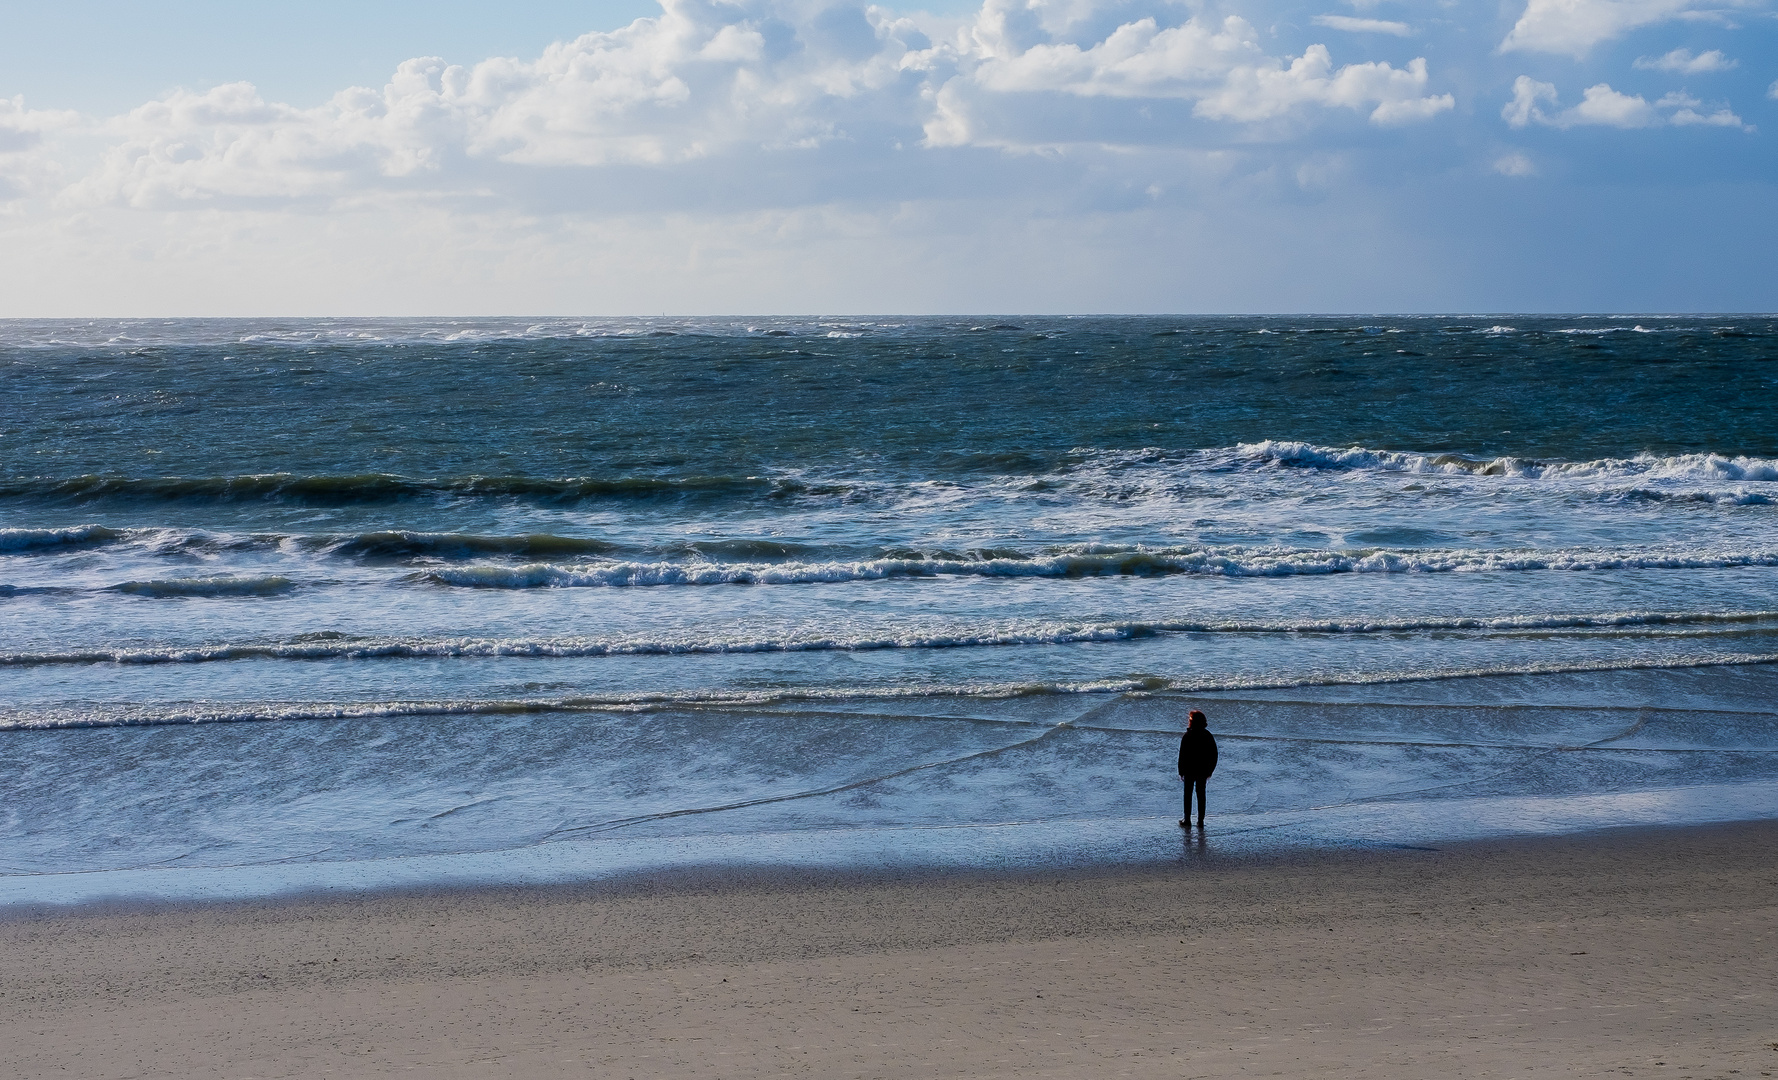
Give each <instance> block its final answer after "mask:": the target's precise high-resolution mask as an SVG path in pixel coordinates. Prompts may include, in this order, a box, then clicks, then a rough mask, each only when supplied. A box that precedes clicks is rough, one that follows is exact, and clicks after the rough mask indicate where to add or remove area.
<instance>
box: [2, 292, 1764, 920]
mask: <svg viewBox="0 0 1778 1080" xmlns="http://www.w3.org/2000/svg"><path fill="white" fill-rule="evenodd" d="M1775 347H1778V319H1771V318H1731V317H1714V318H1712V317H1686V318H1683V319H1668V318H1658V317H1648V316H1639V317H1635V318H1623V319H1611V318H1547V317H1535V318H1532V317H1517V316H1515V317H1510V318H1499V317H1496V318H1487V319H1455V318H1384V317H1372V318H1366V319H1327V318H1321V319H1313V318H1270V319H1267V318H1225V319H1205V318H1190V319H1186V318H1113V319H1106V318H1079V319H1036V320H1025V319H1020V320H1017V321H1016V322H996V321H991V320H984V321H981V322H974V323H972V322H967V321H955V320H921V319H908V320H872V321H847V320H764V319H762V320H750V321H749V320H698V321H692V322H670V321H666V320H607V321H578V320H554V321H542V322H538V321H523V320H516V321H515V320H480V321H457V322H443V321H385V322H375V321H364V320H303V321H170V322H158V321H157V322H116V321H113V322H93V323H79V322H10V323H0V365H3V370H4V373H5V377H4V379H3V380H0V452H3V455H4V456H3V458H0V761H3V762H4V763H5V764H6V766H7V767H6V770H5V779H3V780H0V785H4V790H3V794H4V798H3V799H0V873H4V874H5V875H8V876H7V877H5V878H0V881H3V882H6V883H9V884H8V885H6V886H5V888H11V889H12V890H13V892H12V893H9V894H7V895H16V896H22V897H28V896H44V895H51V894H52V893H54V891H55V889H58V888H65V887H66V886H65V885H63V884H46V882H47V881H49V878H46V877H44V875H50V876H51V877H53V878H56V879H57V880H58V881H59V880H61V878H62V877H63V876H64V875H65V873H66V872H71V871H88V872H95V871H96V872H106V873H111V872H117V871H124V870H130V869H132V868H136V869H140V868H154V867H172V868H175V869H173V870H159V871H154V873H159V874H161V875H162V877H161V878H156V880H157V881H161V880H163V879H165V880H192V881H195V880H197V879H198V878H199V877H201V876H202V875H203V874H204V873H206V872H207V871H204V870H201V869H199V868H203V867H249V868H252V867H260V868H264V867H269V866H273V865H282V866H285V867H286V869H285V870H283V871H280V872H281V873H286V874H289V873H295V872H294V871H290V870H288V866H289V864H290V863H291V862H292V861H294V862H295V863H296V864H297V865H299V866H304V867H310V868H311V870H309V871H304V872H307V873H309V874H310V880H321V877H324V876H325V873H334V874H336V876H337V875H339V874H344V873H346V872H345V871H342V870H340V869H339V867H340V866H342V865H347V864H351V865H359V864H363V865H366V866H368V865H370V864H377V863H378V862H379V860H381V861H382V864H387V860H389V859H392V858H403V857H416V856H425V857H442V858H466V857H470V856H476V857H482V856H477V855H476V853H487V852H508V853H511V852H530V854H528V855H525V856H524V857H525V858H532V859H536V858H538V857H539V856H538V855H537V854H536V853H537V852H538V851H541V850H545V849H547V851H548V853H549V854H548V856H547V859H546V860H545V861H549V860H555V862H556V863H559V864H561V865H564V866H566V865H569V864H572V867H573V868H574V869H573V871H572V872H574V873H585V872H596V871H598V870H600V869H601V868H609V867H611V866H616V865H619V864H622V865H625V866H631V865H649V864H655V863H662V862H667V861H673V860H681V861H683V860H688V859H689V860H693V861H695V860H697V859H700V858H711V857H718V856H722V855H725V854H733V853H735V852H745V851H754V852H756V853H766V854H771V853H774V852H775V853H777V854H776V855H773V856H772V857H781V856H782V855H783V852H784V850H785V848H786V846H787V845H788V847H789V848H790V849H792V850H795V851H797V852H799V853H801V854H800V855H799V857H807V852H808V851H809V850H813V849H814V848H820V849H822V850H830V851H832V852H835V853H837V854H836V855H835V857H836V858H841V857H843V858H844V859H879V858H890V857H891V855H890V854H887V853H889V852H892V851H893V852H900V854H897V855H894V856H893V857H894V858H907V859H912V860H914V861H936V862H961V863H965V864H972V865H973V864H980V863H982V862H983V861H992V860H993V859H996V858H1002V857H1006V858H1030V859H1044V860H1054V859H1057V858H1063V859H1070V858H1089V857H1093V858H1099V857H1110V858H1121V857H1154V854H1155V852H1156V851H1160V850H1163V849H1165V845H1171V847H1172V848H1177V847H1178V844H1179V837H1178V836H1177V829H1176V828H1173V826H1172V817H1173V816H1176V814H1175V810H1174V800H1175V799H1176V797H1177V794H1178V786H1177V783H1176V782H1174V781H1171V780H1170V779H1169V777H1168V776H1167V772H1168V761H1169V755H1170V752H1171V749H1170V743H1171V741H1172V740H1171V736H1170V733H1172V732H1175V731H1177V730H1178V728H1179V726H1180V716H1181V709H1182V707H1183V705H1184V700H1182V699H1185V698H1189V699H1190V700H1193V701H1199V702H1205V703H1207V707H1209V706H1212V705H1213V707H1211V713H1212V720H1213V723H1212V727H1213V729H1214V730H1216V731H1218V733H1219V736H1221V737H1223V739H1224V760H1225V762H1226V763H1227V764H1225V767H1224V770H1223V772H1220V773H1219V774H1218V778H1217V781H1216V782H1215V784H1214V786H1213V789H1212V790H1213V791H1214V792H1215V793H1216V798H1217V800H1218V808H1219V809H1221V810H1222V811H1223V812H1222V813H1220V814H1219V815H1218V821H1219V822H1220V823H1221V825H1220V828H1222V829H1223V830H1224V831H1223V832H1222V833H1220V834H1218V833H1213V835H1212V840H1213V841H1216V840H1218V839H1219V837H1220V838H1222V839H1221V841H1220V842H1224V843H1227V844H1238V843H1240V842H1241V841H1239V840H1238V839H1237V838H1238V837H1241V836H1247V837H1248V838H1249V841H1251V842H1259V840H1257V839H1255V838H1261V837H1278V836H1285V835H1298V836H1308V837H1313V838H1318V839H1317V842H1357V841H1365V842H1393V841H1395V840H1401V841H1402V842H1406V840H1412V839H1416V838H1419V839H1424V838H1426V837H1436V836H1441V835H1457V834H1467V833H1469V832H1474V831H1475V830H1476V828H1478V827H1479V826H1477V825H1476V824H1475V822H1477V821H1482V820H1492V819H1489V818H1488V813H1489V811H1486V809H1485V808H1486V807H1490V806H1491V807H1494V808H1495V810H1494V811H1492V812H1494V813H1496V814H1497V816H1498V817H1499V818H1500V819H1501V820H1502V821H1505V820H1508V819H1510V820H1513V821H1518V822H1524V821H1527V820H1530V821H1536V822H1543V824H1542V825H1540V826H1538V827H1548V828H1560V827H1579V825H1581V824H1599V823H1605V824H1610V823H1613V822H1616V821H1630V820H1643V817H1638V815H1644V816H1647V815H1652V816H1653V819H1657V820H1678V819H1685V820H1692V819H1697V820H1704V819H1711V818H1721V817H1734V816H1738V815H1739V816H1748V815H1752V816H1760V815H1763V814H1765V813H1767V812H1778V810H1769V811H1768V810H1761V809H1760V807H1762V806H1765V805H1766V803H1768V802H1772V801H1774V798H1775V797H1774V794H1773V791H1774V777H1775V776H1778V769H1774V766H1775V765H1778V757H1775V756H1774V754H1775V752H1778V737H1775V736H1774V730H1775V729H1774V721H1775V719H1778V706H1775V705H1774V704H1773V697H1772V694H1771V692H1770V691H1771V689H1772V686H1773V685H1774V684H1773V675H1774V672H1775V671H1778V665H1774V664H1773V663H1772V662H1773V661H1774V660H1778V533H1775V532H1774V530H1773V523H1774V520H1775V519H1774V515H1775V514H1778V508H1775V502H1778V423H1774V418H1778V361H1775V360H1774V355H1773V354H1774V348H1775ZM209 721H267V723H240V724H226V723H209ZM1675 793H1679V794H1675ZM1657 796H1658V798H1657ZM1663 798H1664V799H1667V800H1668V802H1666V803H1660V802H1659V799H1663ZM1526 799H1530V800H1544V802H1541V803H1538V804H1537V805H1539V806H1541V807H1543V809H1542V810H1537V811H1535V812H1533V811H1527V810H1525V809H1524V805H1522V801H1523V800H1526ZM1650 799H1656V803H1650V802H1649V800H1650ZM1490 800H1493V801H1490ZM1501 800H1507V801H1506V802H1501ZM1512 800H1520V802H1513V801H1512ZM1551 800H1554V801H1551ZM1600 800H1604V801H1603V802H1601V801H1600ZM1613 800H1616V801H1613ZM1625 800H1629V801H1625ZM1673 800H1678V802H1674V801H1673ZM1656 804H1659V805H1661V806H1667V807H1669V809H1667V810H1650V809H1649V807H1650V806H1652V805H1656ZM1680 804H1683V805H1684V806H1686V807H1689V808H1690V809H1685V810H1673V809H1670V808H1671V807H1672V806H1677V805H1680ZM1509 806H1510V807H1514V808H1516V809H1502V808H1503V807H1509ZM1379 807H1381V808H1383V809H1381V810H1380V809H1378V808H1379ZM1601 807H1617V809H1615V810H1608V809H1600V808H1601ZM1589 808H1590V809H1589ZM1361 811H1362V812H1361ZM1355 814H1357V815H1358V816H1357V817H1354V816H1353V815H1355ZM1280 815H1283V816H1282V817H1280ZM1440 815H1443V816H1442V817H1441V816H1440ZM1613 815H1616V816H1613ZM1360 819H1362V821H1361V820H1360ZM1436 821H1444V822H1445V823H1446V824H1443V825H1439V824H1436V823H1435V822H1436ZM1342 823H1344V824H1342ZM952 826H965V827H967V828H963V829H960V830H959V829H953V828H951V827H952ZM990 827H992V828H990ZM1502 827H1505V826H1502ZM1169 829H1171V830H1172V831H1171V832H1168V831H1167V830H1169ZM1293 830H1294V831H1293ZM1484 831H1486V830H1484ZM1089 836H1090V837H1091V838H1092V839H1091V840H1090V842H1089V841H1088V840H1085V839H1080V838H1085V837H1089ZM1071 837H1073V838H1075V839H1071ZM787 838H788V839H787ZM1404 838H1405V839H1404ZM651 844H652V845H654V846H652V847H650V846H649V845H651ZM1155 844H1161V845H1163V847H1162V848H1156V847H1155V846H1154V845H1155ZM625 845H627V846H625ZM637 845H641V846H640V847H638V846H637ZM663 845H664V846H663ZM811 845H812V846H813V847H811ZM823 845H825V847H823ZM848 845H849V846H848ZM1087 847H1090V848H1092V851H1093V852H1096V853H1097V854H1092V853H1090V852H1088V851H1087V850H1086V848H1087ZM624 852H628V854H623V853H624ZM846 853H849V854H846ZM517 857H518V856H516V855H515V856H513V858H517ZM761 857H765V855H761ZM626 860H627V861H626ZM489 865H491V864H489ZM324 866H325V867H333V869H332V870H328V871H325V873H324V872H323V871H322V870H317V869H313V868H314V867H324ZM186 868H191V869H189V870H187V869H186ZM484 870H485V872H486V873H489V874H494V875H495V876H498V873H499V872H500V871H498V870H497V869H496V870H486V869H485V867H484ZM563 872H569V871H563ZM182 873H183V874H187V875H192V876H189V877H187V878H179V877H178V875H179V874H182ZM366 873H369V872H368V871H366ZM168 874H172V875H174V878H166V875H168ZM316 875H320V876H316ZM300 876H301V875H300V874H298V878H293V879H291V880H297V879H299V878H300ZM347 876H349V874H348V875H347ZM372 876H374V875H372ZM99 877H101V878H103V877H104V873H101V874H100V875H99ZM261 877H262V878H263V877H264V875H261ZM107 880H110V879H107ZM117 880H119V881H121V880H123V879H117ZM267 880H269V879H267ZM82 887H83V888H86V886H82ZM104 887H110V886H104ZM118 887H120V888H121V887H123V886H121V885H120V886H118ZM155 887H156V888H163V889H166V888H174V886H171V885H164V884H163V885H157V886H155ZM92 888H100V886H92ZM46 890H47V891H46ZM0 891H3V890H0ZM175 891H176V889H175Z"/></svg>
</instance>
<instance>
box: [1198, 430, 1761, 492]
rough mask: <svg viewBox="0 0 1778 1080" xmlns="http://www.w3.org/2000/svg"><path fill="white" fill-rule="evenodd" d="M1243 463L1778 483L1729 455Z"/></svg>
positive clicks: (1305, 454) (1237, 453)
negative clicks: (1589, 458)
mask: <svg viewBox="0 0 1778 1080" xmlns="http://www.w3.org/2000/svg"><path fill="white" fill-rule="evenodd" d="M1233 457H1234V458H1235V459H1236V460H1237V461H1246V462H1251V463H1254V464H1264V465H1278V466H1286V467H1298V468H1311V469H1329V470H1339V471H1366V472H1394V473H1430V474H1442V475H1447V476H1454V475H1465V476H1504V477H1514V478H1518V479H1527V480H1543V479H1583V480H1594V479H1605V480H1611V479H1649V480H1689V481H1702V482H1706V483H1725V482H1726V483H1734V482H1748V481H1753V482H1770V481H1778V459H1773V458H1759V457H1745V456H1735V457H1729V456H1726V455H1723V454H1666V455H1663V454H1638V455H1636V456H1634V457H1628V458H1599V459H1596V460H1592V461H1539V460H1536V459H1532V458H1517V457H1495V458H1474V457H1465V456H1463V455H1461V454H1426V453H1416V452H1411V451H1397V450H1369V449H1366V448H1364V447H1360V446H1353V447H1347V448H1345V449H1340V448H1337V447H1329V446H1317V445H1314V444H1313V443H1304V442H1283V441H1274V440H1267V441H1264V442H1257V443H1241V444H1239V445H1237V446H1235V447H1234V448H1233Z"/></svg>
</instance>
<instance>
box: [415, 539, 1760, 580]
mask: <svg viewBox="0 0 1778 1080" xmlns="http://www.w3.org/2000/svg"><path fill="white" fill-rule="evenodd" d="M1743 566H1778V550H1773V551H1751V552H1689V551H1679V552H1671V551H1644V552H1624V553H1618V552H1600V551H1592V550H1570V551H1554V552H1538V551H1473V550H1457V549H1432V550H1401V551H1388V550H1368V549H1361V550H1357V551H1332V550H1323V549H1302V548H1238V547H1230V548H1217V549H1209V548H1181V549H1152V550H1142V549H1133V550H1112V551H1103V550H1091V549H1088V550H1084V551H1081V552H1077V553H1067V554H1055V555H1046V556H1031V557H1008V556H1007V555H1006V554H1004V553H1002V554H1000V555H999V556H998V557H994V558H980V559H947V558H881V559H859V560H852V561H840V562H818V563H804V562H783V563H725V562H700V563H674V562H618V563H611V564H606V565H589V566H557V565H553V564H548V563H530V564H527V565H523V566H492V565H477V566H463V567H449V568H439V569H434V570H428V571H426V572H425V573H424V574H422V575H420V576H421V577H422V578H423V579H424V580H427V581H432V582H436V583H438V584H441V585H450V586H456V587H460V588H473V589H534V588H627V587H647V586H667V585H809V584H820V583H839V582H849V581H881V580H886V579H891V578H922V577H990V578H997V577H1004V578H1084V577H1161V576H1167V575H1174V574H1201V575H1207V576H1216V577H1293V576H1302V575H1324V574H1413V573H1420V574H1436V573H1490V572H1494V573H1498V572H1523V571H1538V570H1556V571H1584V570H1711V569H1727V568H1730V567H1743Z"/></svg>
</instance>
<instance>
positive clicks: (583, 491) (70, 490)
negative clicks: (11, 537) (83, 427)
mask: <svg viewBox="0 0 1778 1080" xmlns="http://www.w3.org/2000/svg"><path fill="white" fill-rule="evenodd" d="M811 490H812V491H815V492H816V493H820V490H821V489H820V488H819V487H814V488H812V487H811V486H810V485H807V484H804V483H801V482H799V481H797V480H794V479H791V478H788V477H785V478H773V477H764V476H666V477H655V476H634V477H615V478H610V479H603V478H598V477H563V478H549V477H528V476H457V477H431V478H426V477H406V476H398V475H395V474H392V473H360V474H339V475H306V474H298V473H260V474H247V475H239V476H198V477H183V476H160V477H130V476H97V475H87V476H72V477H62V478H55V477H48V478H10V479H6V480H0V498H7V499H26V498H40V499H46V500H58V501H76V502H79V501H91V500H98V499H132V500H140V501H165V502H171V501H179V500H194V501H212V502H235V501H248V500H260V501H272V502H293V503H300V504H314V505H324V506H325V505H337V504H350V503H359V502H397V501H400V500H403V499H421V498H435V499H436V498H515V499H523V500H529V501H533V502H546V503H552V502H559V503H572V502H585V501H589V500H597V499H651V498H688V497H700V496H701V497H725V496H727V497H746V498H762V497H773V496H788V495H795V494H799V493H802V492H804V491H811Z"/></svg>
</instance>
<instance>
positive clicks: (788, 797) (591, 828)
mask: <svg viewBox="0 0 1778 1080" xmlns="http://www.w3.org/2000/svg"><path fill="white" fill-rule="evenodd" d="M1073 726H1074V725H1073V724H1072V723H1071V722H1068V721H1063V722H1062V723H1060V724H1055V725H1052V726H1050V727H1047V728H1045V729H1044V730H1043V732H1042V733H1040V734H1038V735H1035V736H1032V737H1031V738H1029V739H1023V740H1020V741H1019V742H1016V743H1009V744H1007V745H1006V746H997V747H994V748H993V749H991V750H978V751H977V752H975V753H973V754H964V755H963V756H962V757H954V758H946V759H944V760H943V761H928V762H925V763H923V764H920V765H912V766H909V767H908V768H905V769H899V770H897V771H895V772H892V773H884V774H883V775H881V776H868V777H865V778H864V779H862V780H849V781H847V782H845V783H843V784H835V785H833V786H832V787H825V788H818V789H815V790H812V791H793V792H790V793H788V794H785V795H767V796H764V797H762V798H758V799H743V800H741V801H739V802H732V803H723V804H722V805H720V806H693V807H686V808H685V809H681V810H662V811H660V812H658V813H653V814H637V815H636V816H634V817H626V818H614V819H612V820H611V821H601V822H598V823H596V824H592V825H573V826H569V827H567V828H558V829H552V830H551V831H549V832H548V833H545V834H544V835H543V837H542V839H540V840H538V841H537V843H539V844H551V843H557V842H560V841H562V840H566V839H571V838H572V837H574V836H577V835H582V834H586V833H595V832H610V831H612V830H614V829H622V828H625V827H627V826H630V825H639V824H641V823H642V822H645V821H665V820H667V819H668V818H676V817H686V816H689V815H692V814H719V813H722V812H723V811H725V810H745V809H747V808H748V807H752V806H765V805H767V804H769V803H780V802H791V801H794V800H796V799H814V798H819V797H821V796H822V795H836V794H838V793H840V792H842V791H851V790H853V789H854V788H861V787H869V786H870V785H872V784H879V783H882V782H883V781H885V780H895V779H897V778H899V777H903V776H910V775H912V774H914V773H917V772H924V771H926V770H927V769H942V768H945V767H946V766H950V765H961V764H963V763H964V762H966V761H978V760H980V759H982V758H989V757H994V756H995V755H997V754H1004V753H1007V752H1009V751H1012V750H1022V749H1025V748H1027V747H1031V746H1035V745H1037V744H1038V743H1040V742H1042V741H1043V740H1045V739H1047V738H1049V737H1050V736H1051V735H1054V734H1055V733H1056V732H1058V731H1062V730H1064V729H1066V728H1072V727H1073Z"/></svg>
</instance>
